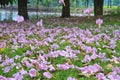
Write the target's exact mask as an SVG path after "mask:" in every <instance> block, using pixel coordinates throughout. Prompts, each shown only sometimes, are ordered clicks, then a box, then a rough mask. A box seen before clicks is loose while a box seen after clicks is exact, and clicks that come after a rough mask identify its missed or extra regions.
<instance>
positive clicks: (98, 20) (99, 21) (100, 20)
mask: <svg viewBox="0 0 120 80" xmlns="http://www.w3.org/2000/svg"><path fill="white" fill-rule="evenodd" d="M102 23H103V20H102V19H97V20H96V24H97V25H98V27H99V28H100V27H101V24H102Z"/></svg>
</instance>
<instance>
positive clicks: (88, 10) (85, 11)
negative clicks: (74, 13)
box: [84, 8, 92, 14]
mask: <svg viewBox="0 0 120 80" xmlns="http://www.w3.org/2000/svg"><path fill="white" fill-rule="evenodd" d="M91 11H92V8H87V9H86V10H84V14H90V13H91Z"/></svg>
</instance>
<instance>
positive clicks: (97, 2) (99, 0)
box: [94, 0, 104, 16]
mask: <svg viewBox="0 0 120 80" xmlns="http://www.w3.org/2000/svg"><path fill="white" fill-rule="evenodd" d="M103 3H104V0H94V15H95V16H102V15H103Z"/></svg>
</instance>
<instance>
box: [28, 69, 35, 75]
mask: <svg viewBox="0 0 120 80" xmlns="http://www.w3.org/2000/svg"><path fill="white" fill-rule="evenodd" d="M29 75H30V77H35V76H36V69H30V70H29Z"/></svg>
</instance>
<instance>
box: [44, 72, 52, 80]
mask: <svg viewBox="0 0 120 80" xmlns="http://www.w3.org/2000/svg"><path fill="white" fill-rule="evenodd" d="M43 75H44V76H45V77H46V78H48V79H50V78H52V74H51V73H50V72H44V73H43Z"/></svg>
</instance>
